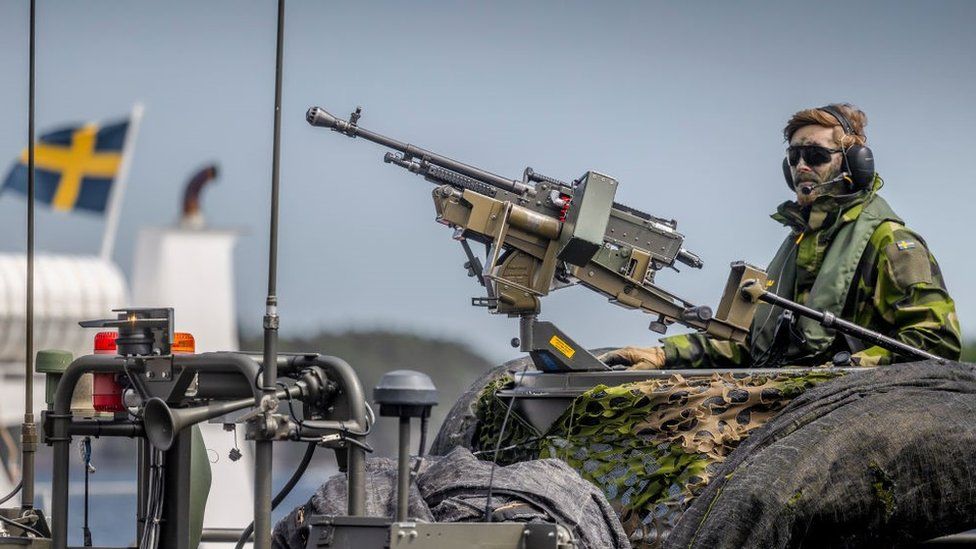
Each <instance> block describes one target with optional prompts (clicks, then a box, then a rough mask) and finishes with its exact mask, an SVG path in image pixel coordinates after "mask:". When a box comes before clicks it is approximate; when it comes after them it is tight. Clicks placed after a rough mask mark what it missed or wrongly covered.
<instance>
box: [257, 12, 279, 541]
mask: <svg viewBox="0 0 976 549" xmlns="http://www.w3.org/2000/svg"><path fill="white" fill-rule="evenodd" d="M284 35H285V0H278V35H277V52H276V54H277V55H276V59H275V99H274V101H275V105H274V145H273V152H272V157H271V230H270V240H271V242H270V246H269V253H268V297H267V300H266V302H265V312H264V375H263V379H262V383H261V385H262V387H261V388H262V391H263V392H264V397H263V399H262V400H264V401H267V402H273V400H274V398H275V392H276V387H275V382H276V381H277V379H278V320H279V317H278V296H277V282H278V280H277V279H278V276H277V267H278V172H279V159H280V156H281V73H282V52H283V50H284ZM265 409H267V408H265ZM273 411H274V410H273V409H270V410H269V411H268V413H271V412H273ZM259 431H260V430H259ZM254 451H255V462H256V463H255V464H256V465H257V467H256V468H255V470H256V472H255V479H254V547H255V549H270V548H271V463H272V462H271V460H272V441H271V438H270V436H269V434H268V433H262V434H260V436H259V437H258V438H257V439H256V440H255V444H254ZM262 465H263V467H262Z"/></svg>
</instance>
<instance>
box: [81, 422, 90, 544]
mask: <svg viewBox="0 0 976 549" xmlns="http://www.w3.org/2000/svg"><path fill="white" fill-rule="evenodd" d="M81 447H82V451H81V455H82V458H83V459H82V461H84V465H85V519H84V522H83V524H82V526H81V534H82V539H83V540H84V541H83V542H82V545H84V546H85V547H91V546H92V534H91V528H89V527H88V478H89V477H90V476H91V471H92V466H91V437H85V438H84V439H83V440H82V443H81Z"/></svg>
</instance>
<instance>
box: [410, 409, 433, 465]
mask: <svg viewBox="0 0 976 549" xmlns="http://www.w3.org/2000/svg"><path fill="white" fill-rule="evenodd" d="M429 422H430V417H428V416H423V417H421V418H420V447H419V448H418V449H417V462H416V463H414V464H413V474H414V475H416V474H417V472H418V471H420V464H421V463H422V462H423V458H424V451H425V450H426V449H427V424H428V423H429Z"/></svg>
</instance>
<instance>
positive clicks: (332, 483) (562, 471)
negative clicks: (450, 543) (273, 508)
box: [274, 448, 630, 549]
mask: <svg viewBox="0 0 976 549" xmlns="http://www.w3.org/2000/svg"><path fill="white" fill-rule="evenodd" d="M490 474H491V464H490V463H488V462H485V461H481V460H479V459H477V458H475V457H474V456H473V455H472V454H471V452H469V451H468V450H466V449H463V448H458V449H455V450H454V451H452V452H451V453H450V454H448V455H447V456H443V457H436V458H429V459H425V460H424V463H423V464H422V466H421V467H420V472H419V474H418V475H417V477H416V481H415V482H414V483H413V484H412V485H411V493H410V512H409V515H410V517H411V518H418V519H421V520H426V521H437V522H469V521H480V520H482V519H483V515H484V509H485V503H486V494H487V486H488V480H489V476H490ZM492 486H493V489H492V505H491V508H492V515H493V520H496V521H497V520H514V521H521V522H531V521H546V522H557V523H559V524H562V525H563V526H565V527H567V528H568V529H569V530H570V531H571V532H573V535H574V536H575V537H576V539H577V540H578V541H579V542H581V543H580V545H579V547H580V548H581V549H583V548H592V549H614V548H620V549H625V548H629V547H630V542H629V541H628V540H627V536H626V534H625V533H624V531H623V528H622V527H621V526H620V522H619V521H618V520H617V516H616V514H615V513H614V511H613V509H612V508H611V507H610V504H609V503H607V500H606V498H604V496H603V493H602V492H600V490H599V489H597V488H596V487H594V486H593V485H591V484H590V483H589V482H587V481H585V480H583V479H582V478H580V476H579V474H577V473H576V471H574V470H573V469H571V468H570V467H569V466H567V465H566V464H565V463H563V462H562V461H559V460H552V459H545V460H533V461H527V462H523V463H517V464H515V465H510V466H508V467H497V468H496V469H495V472H494V480H493V483H492ZM366 491H367V501H366V514H367V515H369V516H386V517H392V516H393V515H394V511H395V506H396V463H395V462H394V461H392V460H389V459H382V458H379V459H369V460H367V462H366ZM345 502H346V482H345V476H344V475H336V476H334V477H332V478H331V479H329V480H328V481H327V482H326V483H325V484H323V485H322V486H321V487H320V488H319V489H318V491H317V492H316V493H315V495H313V496H312V498H311V499H310V500H309V502H308V503H306V504H305V505H303V506H301V507H298V508H296V509H295V510H293V511H292V512H291V513H290V514H289V515H288V516H286V517H285V518H283V519H282V520H281V521H280V522H278V524H277V525H276V526H275V530H274V546H275V547H278V548H292V549H299V548H302V549H303V548H304V547H305V539H304V536H303V532H302V531H301V528H300V527H301V524H302V519H303V518H304V517H307V516H309V515H313V514H314V515H344V514H345Z"/></svg>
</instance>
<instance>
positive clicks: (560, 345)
mask: <svg viewBox="0 0 976 549" xmlns="http://www.w3.org/2000/svg"><path fill="white" fill-rule="evenodd" d="M549 345H552V346H553V347H555V348H556V350H558V351H559V352H560V353H562V354H564V355H566V358H573V355H575V354H576V349H574V348H572V347H571V346H570V345H569V343H566V342H565V341H563V340H561V339H559V336H552V338H551V339H549Z"/></svg>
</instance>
